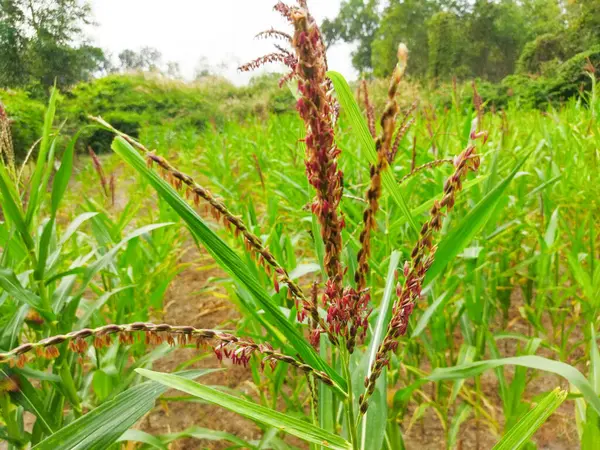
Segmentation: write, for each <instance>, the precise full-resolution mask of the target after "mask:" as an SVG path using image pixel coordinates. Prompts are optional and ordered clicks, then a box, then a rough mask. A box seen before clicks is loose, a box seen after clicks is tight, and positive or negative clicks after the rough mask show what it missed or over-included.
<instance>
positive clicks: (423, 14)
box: [372, 0, 440, 77]
mask: <svg viewBox="0 0 600 450" xmlns="http://www.w3.org/2000/svg"><path fill="white" fill-rule="evenodd" d="M439 10H440V5H439V4H438V2H436V1H433V0H404V1H400V0H392V1H390V3H389V5H388V7H387V8H386V9H385V11H384V13H383V17H382V19H381V22H380V26H379V29H378V30H377V33H376V35H375V40H374V41H373V44H372V51H373V54H372V64H373V71H374V73H375V75H376V76H379V77H387V76H388V75H389V74H390V73H391V72H392V70H393V69H394V66H395V65H396V51H397V48H398V44H399V43H400V42H404V43H405V44H406V45H407V46H408V49H409V50H410V56H409V64H408V73H409V74H411V75H415V76H424V75H425V74H426V73H427V61H428V57H429V50H428V47H429V45H428V34H427V20H428V19H429V18H431V17H432V16H433V15H434V14H435V13H436V12H438V11H439Z"/></svg>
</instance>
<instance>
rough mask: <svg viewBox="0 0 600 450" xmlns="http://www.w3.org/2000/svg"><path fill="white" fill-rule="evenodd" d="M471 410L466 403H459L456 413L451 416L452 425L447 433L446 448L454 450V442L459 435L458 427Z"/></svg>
mask: <svg viewBox="0 0 600 450" xmlns="http://www.w3.org/2000/svg"><path fill="white" fill-rule="evenodd" d="M472 412H473V408H472V407H471V406H470V405H467V404H466V403H461V405H460V406H459V407H458V409H457V411H456V412H455V413H454V415H453V416H452V424H451V425H450V430H449V433H448V448H449V449H452V450H454V449H455V448H456V441H457V440H458V435H459V433H460V426H461V425H462V424H463V423H464V422H465V421H466V420H467V419H468V418H469V416H470V415H471V413H472Z"/></svg>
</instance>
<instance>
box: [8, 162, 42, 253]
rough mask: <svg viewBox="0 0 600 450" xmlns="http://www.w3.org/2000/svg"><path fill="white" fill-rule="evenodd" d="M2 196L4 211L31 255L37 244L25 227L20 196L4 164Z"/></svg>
mask: <svg viewBox="0 0 600 450" xmlns="http://www.w3.org/2000/svg"><path fill="white" fill-rule="evenodd" d="M0 195H1V196H2V197H1V200H2V211H3V212H4V214H5V216H6V217H7V218H8V219H10V221H11V222H13V223H14V225H15V227H16V228H17V231H18V233H19V234H20V235H21V238H22V239H23V242H24V243H25V246H26V247H27V250H29V252H30V254H33V253H34V251H35V244H34V242H33V239H32V237H31V235H30V234H29V230H28V229H27V226H26V225H25V218H24V217H23V211H22V210H21V207H20V203H19V202H18V200H17V199H18V198H19V197H18V194H17V193H16V191H15V189H14V184H13V183H12V181H11V179H10V176H9V175H8V173H7V171H6V169H5V168H4V165H3V164H0Z"/></svg>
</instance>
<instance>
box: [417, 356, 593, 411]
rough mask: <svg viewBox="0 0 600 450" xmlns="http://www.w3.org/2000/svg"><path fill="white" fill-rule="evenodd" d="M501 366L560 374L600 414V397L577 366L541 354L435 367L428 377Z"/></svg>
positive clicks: (462, 375) (467, 375)
mask: <svg viewBox="0 0 600 450" xmlns="http://www.w3.org/2000/svg"><path fill="white" fill-rule="evenodd" d="M500 366H521V367H528V368H530V369H537V370H543V371H545V372H551V373H554V374H556V375H560V376H561V377H563V378H565V379H566V380H567V381H568V382H569V383H571V384H572V385H573V386H575V387H576V388H577V389H578V390H579V392H581V394H582V395H583V398H585V399H586V401H587V402H588V404H589V405H590V406H591V407H592V408H594V409H595V410H596V412H598V413H599V414H600V398H598V395H597V394H596V392H595V391H594V388H593V387H592V385H591V384H590V383H589V382H588V380H586V378H585V377H584V376H583V375H582V374H581V372H579V371H578V370H577V369H576V368H575V367H573V366H570V365H568V364H565V363H563V362H560V361H553V360H551V359H548V358H543V357H541V356H535V355H528V356H515V357H512V358H502V359H490V360H487V361H478V362H474V363H470V364H463V365H460V366H455V367H447V368H438V369H435V370H434V371H433V372H432V373H431V375H429V376H428V377H427V379H428V380H430V381H440V380H460V379H463V378H470V377H474V376H477V375H479V374H480V373H482V372H485V371H486V370H489V369H494V368H496V367H500Z"/></svg>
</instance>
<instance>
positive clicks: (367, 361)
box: [359, 251, 400, 450]
mask: <svg viewBox="0 0 600 450" xmlns="http://www.w3.org/2000/svg"><path fill="white" fill-rule="evenodd" d="M399 263H400V252H398V251H393V252H392V255H391V256H390V265H389V266H388V273H387V277H386V279H385V289H384V291H383V297H382V299H381V303H380V304H379V315H378V317H377V322H376V324H375V327H374V328H373V333H372V337H371V341H370V343H369V348H368V349H367V351H366V353H365V355H364V357H363V360H362V361H361V369H362V373H361V377H360V380H359V382H362V380H364V378H365V377H368V376H370V375H371V368H372V367H373V363H374V362H375V356H376V355H377V350H378V349H379V346H380V345H381V342H382V341H383V338H384V336H385V332H386V331H387V327H388V324H389V322H390V319H391V317H392V304H393V299H394V298H395V295H394V294H395V289H394V287H395V286H394V285H395V282H396V268H397V267H398V264H399ZM386 373H387V370H386V369H385V368H384V369H383V373H382V374H381V376H380V377H379V379H378V380H377V385H376V387H375V392H374V393H373V395H372V396H371V398H370V403H371V407H370V408H369V409H368V410H367V413H366V414H365V415H364V416H363V418H362V422H361V424H360V429H359V433H360V437H359V439H360V448H361V449H362V450H367V449H369V448H381V446H382V445H383V438H384V436H385V427H386V424H387V403H386V402H387V382H386V378H387V375H386ZM363 374H364V375H363Z"/></svg>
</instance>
